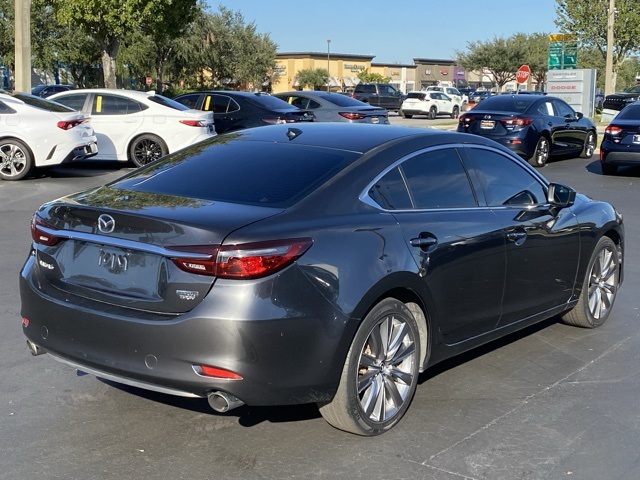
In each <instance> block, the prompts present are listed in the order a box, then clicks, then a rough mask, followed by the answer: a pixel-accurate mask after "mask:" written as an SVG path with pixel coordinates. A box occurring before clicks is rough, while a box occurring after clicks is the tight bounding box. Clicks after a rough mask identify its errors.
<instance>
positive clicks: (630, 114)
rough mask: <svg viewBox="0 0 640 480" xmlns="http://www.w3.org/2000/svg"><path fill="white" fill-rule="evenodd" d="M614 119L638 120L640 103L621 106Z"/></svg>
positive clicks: (639, 117) (639, 118)
mask: <svg viewBox="0 0 640 480" xmlns="http://www.w3.org/2000/svg"><path fill="white" fill-rule="evenodd" d="M616 120H640V105H629V106H627V107H625V108H623V109H622V110H621V111H620V113H619V114H618V115H616Z"/></svg>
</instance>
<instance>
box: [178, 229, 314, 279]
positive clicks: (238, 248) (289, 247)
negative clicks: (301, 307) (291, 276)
mask: <svg viewBox="0 0 640 480" xmlns="http://www.w3.org/2000/svg"><path fill="white" fill-rule="evenodd" d="M312 243H313V242H312V240H311V239H310V238H301V239H292V240H280V241H268V242H257V243H246V244H243V245H225V246H217V245H213V246H196V247H175V248H174V249H175V250H180V251H183V252H185V253H186V252H189V253H197V254H201V255H202V258H193V256H186V255H185V256H184V257H178V256H176V257H173V258H172V260H173V263H175V264H176V265H177V266H178V267H179V268H181V269H182V270H185V271H187V272H191V273H198V274H201V275H210V276H215V277H218V278H230V279H242V278H246V279H249V278H260V277H266V276H267V275H271V274H273V273H276V272H278V271H279V270H282V269H283V268H285V267H286V266H288V265H290V264H292V263H293V262H294V261H295V260H296V259H298V258H299V257H300V256H301V255H302V254H303V253H304V252H306V251H307V250H308V249H309V247H310V246H311V244H312Z"/></svg>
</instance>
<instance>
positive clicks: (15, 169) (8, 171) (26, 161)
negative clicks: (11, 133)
mask: <svg viewBox="0 0 640 480" xmlns="http://www.w3.org/2000/svg"><path fill="white" fill-rule="evenodd" d="M33 167H34V160H33V154H32V153H31V150H29V147H27V146H26V145H25V144H24V143H22V142H21V141H20V140H16V139H14V138H5V139H4V140H0V178H2V180H22V179H23V178H24V177H26V176H27V175H29V173H31V170H33Z"/></svg>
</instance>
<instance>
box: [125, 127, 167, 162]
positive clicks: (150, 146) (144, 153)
mask: <svg viewBox="0 0 640 480" xmlns="http://www.w3.org/2000/svg"><path fill="white" fill-rule="evenodd" d="M167 153H169V149H167V146H166V145H165V144H164V142H163V141H162V140H161V139H160V138H158V137H156V136H155V135H141V136H139V137H138V138H136V139H135V140H133V142H131V144H130V145H129V160H130V161H131V163H133V164H134V165H135V166H136V167H142V166H143V165H146V164H147V163H151V162H153V161H154V160H157V159H158V158H160V157H164V156H165V155H166V154H167Z"/></svg>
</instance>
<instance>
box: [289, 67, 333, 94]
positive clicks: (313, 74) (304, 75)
mask: <svg viewBox="0 0 640 480" xmlns="http://www.w3.org/2000/svg"><path fill="white" fill-rule="evenodd" d="M296 79H297V80H298V85H300V86H301V87H302V88H305V87H311V88H313V89H314V90H320V87H322V86H325V87H326V86H327V84H328V82H329V71H328V70H327V69H326V68H316V69H311V68H309V69H305V70H299V71H298V72H297V73H296Z"/></svg>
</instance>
